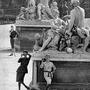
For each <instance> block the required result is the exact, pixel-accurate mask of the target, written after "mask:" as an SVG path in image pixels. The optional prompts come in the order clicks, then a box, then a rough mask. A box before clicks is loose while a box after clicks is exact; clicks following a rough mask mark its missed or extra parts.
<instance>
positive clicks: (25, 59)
mask: <svg viewBox="0 0 90 90" xmlns="http://www.w3.org/2000/svg"><path fill="white" fill-rule="evenodd" d="M30 58H31V55H30V54H28V51H26V50H24V51H23V54H21V57H20V58H19V60H18V63H21V64H20V66H19V67H18V69H17V76H16V81H17V82H18V87H19V90H20V88H21V84H23V85H24V86H25V87H26V88H27V89H29V87H28V86H26V85H25V83H24V76H25V74H26V73H28V69H27V66H28V64H29V61H30Z"/></svg>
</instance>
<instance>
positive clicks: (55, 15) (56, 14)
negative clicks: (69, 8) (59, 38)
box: [53, 9, 59, 18]
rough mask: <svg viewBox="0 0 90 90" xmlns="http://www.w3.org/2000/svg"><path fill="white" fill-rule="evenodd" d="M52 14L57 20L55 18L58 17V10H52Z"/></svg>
mask: <svg viewBox="0 0 90 90" xmlns="http://www.w3.org/2000/svg"><path fill="white" fill-rule="evenodd" d="M53 12H54V14H53V15H54V17H55V18H57V17H59V11H58V9H53Z"/></svg>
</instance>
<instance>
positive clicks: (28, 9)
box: [26, 0, 36, 20]
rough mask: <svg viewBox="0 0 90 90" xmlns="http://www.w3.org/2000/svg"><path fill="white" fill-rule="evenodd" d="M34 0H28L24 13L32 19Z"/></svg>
mask: <svg viewBox="0 0 90 90" xmlns="http://www.w3.org/2000/svg"><path fill="white" fill-rule="evenodd" d="M35 9H36V6H35V1H34V0H30V1H29V2H28V7H27V8H26V14H27V19H30V20H33V19H35Z"/></svg>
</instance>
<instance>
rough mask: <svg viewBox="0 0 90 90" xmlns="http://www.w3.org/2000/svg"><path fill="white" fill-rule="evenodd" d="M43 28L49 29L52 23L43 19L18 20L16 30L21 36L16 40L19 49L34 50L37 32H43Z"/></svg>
mask: <svg viewBox="0 0 90 90" xmlns="http://www.w3.org/2000/svg"><path fill="white" fill-rule="evenodd" d="M43 28H46V29H49V28H50V25H49V23H47V22H42V21H38V20H36V21H25V20H17V21H16V30H17V32H18V33H19V37H18V39H17V40H16V42H15V47H16V49H17V50H24V49H25V50H29V51H32V50H33V46H34V44H35V41H34V35H35V34H36V33H40V34H41V33H42V31H43Z"/></svg>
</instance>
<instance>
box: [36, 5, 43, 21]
mask: <svg viewBox="0 0 90 90" xmlns="http://www.w3.org/2000/svg"><path fill="white" fill-rule="evenodd" d="M41 9H42V4H38V11H37V13H38V17H39V20H41Z"/></svg>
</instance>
